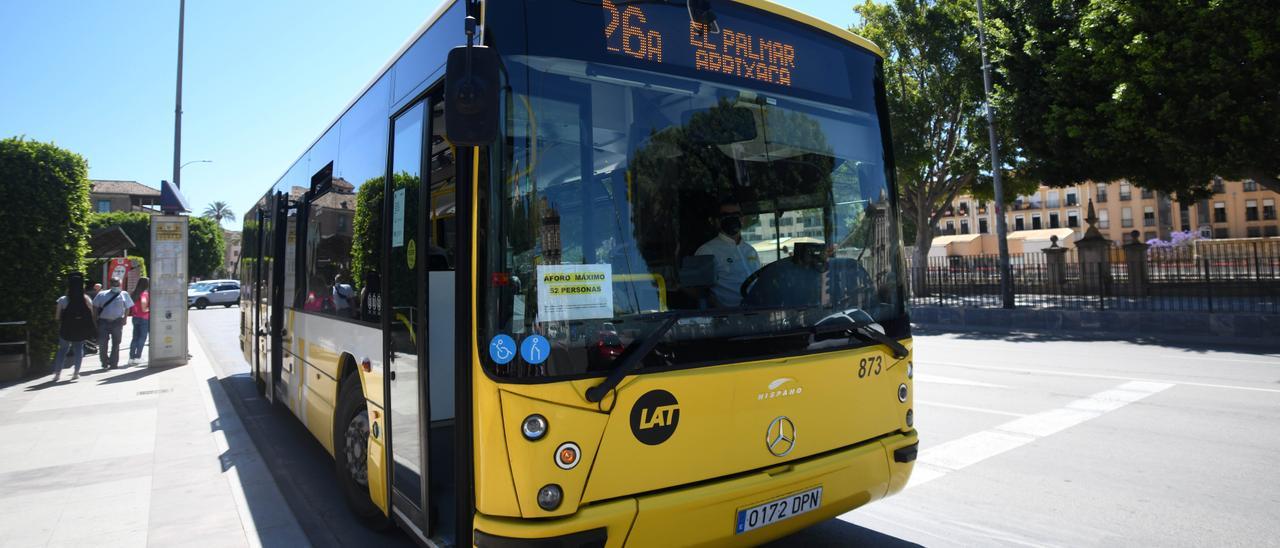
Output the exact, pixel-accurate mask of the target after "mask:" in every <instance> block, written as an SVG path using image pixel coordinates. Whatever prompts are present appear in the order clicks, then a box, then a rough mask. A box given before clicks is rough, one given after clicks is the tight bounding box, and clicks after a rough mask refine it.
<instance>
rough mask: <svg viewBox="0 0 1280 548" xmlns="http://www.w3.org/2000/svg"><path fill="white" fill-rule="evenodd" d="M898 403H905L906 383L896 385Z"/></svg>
mask: <svg viewBox="0 0 1280 548" xmlns="http://www.w3.org/2000/svg"><path fill="white" fill-rule="evenodd" d="M898 401H900V402H902V403H907V383H902V384H899V385H898Z"/></svg>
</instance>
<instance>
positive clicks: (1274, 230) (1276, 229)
mask: <svg viewBox="0 0 1280 548" xmlns="http://www.w3.org/2000/svg"><path fill="white" fill-rule="evenodd" d="M1262 234H1263V235H1264V236H1280V226H1276V225H1269V226H1264V227H1262Z"/></svg>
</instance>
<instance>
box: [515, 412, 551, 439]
mask: <svg viewBox="0 0 1280 548" xmlns="http://www.w3.org/2000/svg"><path fill="white" fill-rule="evenodd" d="M520 433H521V434H524V438H525V439H527V440H529V441H538V440H540V439H542V436H545V435H547V418H546V417H544V416H542V415H538V414H536V413H535V414H533V415H529V416H528V417H525V419H524V422H523V423H521V424H520Z"/></svg>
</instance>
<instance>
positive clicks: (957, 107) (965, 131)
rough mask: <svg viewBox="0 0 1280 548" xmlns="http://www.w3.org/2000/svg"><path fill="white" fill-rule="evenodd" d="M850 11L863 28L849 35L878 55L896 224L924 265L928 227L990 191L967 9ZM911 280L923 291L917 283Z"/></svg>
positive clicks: (938, 3)
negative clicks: (962, 201)
mask: <svg viewBox="0 0 1280 548" xmlns="http://www.w3.org/2000/svg"><path fill="white" fill-rule="evenodd" d="M854 11H856V12H857V13H858V15H860V16H861V17H862V23H861V24H860V25H858V26H856V27H854V28H853V29H852V30H853V32H855V33H857V34H860V35H862V36H864V37H866V38H868V39H870V40H871V41H872V42H875V43H876V44H877V45H879V46H880V47H881V48H882V49H883V50H884V53H885V61H884V80H885V92H886V95H887V96H888V103H889V120H890V128H891V129H892V135H893V153H894V154H893V155H894V161H895V162H896V165H895V166H894V167H895V175H896V177H897V185H898V197H899V207H900V209H901V212H902V219H903V223H904V224H905V225H908V226H909V227H914V228H915V231H914V232H915V234H914V244H915V264H917V265H923V264H924V263H925V261H926V259H927V257H928V255H929V248H930V247H931V246H932V243H933V237H934V230H933V227H934V226H936V225H937V223H938V219H939V218H940V217H941V216H942V213H943V211H945V210H946V208H947V207H948V206H949V205H950V204H951V201H952V200H953V199H954V198H955V197H956V195H958V194H960V193H962V192H966V191H970V192H972V191H977V192H981V191H982V190H981V189H980V188H979V187H982V186H984V185H986V184H989V183H988V181H989V177H984V176H983V172H984V171H985V170H986V169H987V168H984V166H990V164H991V162H990V160H989V158H990V149H989V143H988V139H987V131H986V119H985V117H984V116H983V110H982V105H983V93H982V67H981V56H980V52H979V50H978V36H977V32H976V30H975V29H976V27H975V22H976V20H977V17H976V12H975V11H974V4H973V2H972V1H969V0H893V1H891V2H888V3H885V4H878V3H873V2H871V1H870V0H866V1H864V3H863V4H861V5H858V6H856V7H855V8H854ZM1003 156H1005V157H1006V158H1014V156H1013V155H1008V154H1006V155H1003ZM1006 179H1009V177H1008V176H1006ZM1010 190H1013V189H1010V188H1006V192H1009V191H1010ZM987 192H989V191H987ZM1009 195H1013V194H1012V193H1010V194H1009ZM914 279H915V281H916V283H917V286H916V290H917V291H920V290H922V289H923V287H922V286H920V285H918V284H919V282H921V281H922V280H923V277H921V276H915V277H914Z"/></svg>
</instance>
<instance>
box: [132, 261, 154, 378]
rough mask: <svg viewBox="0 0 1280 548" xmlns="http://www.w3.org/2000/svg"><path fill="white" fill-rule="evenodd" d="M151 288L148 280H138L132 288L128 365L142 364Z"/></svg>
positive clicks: (147, 328) (149, 316) (148, 322)
mask: <svg viewBox="0 0 1280 548" xmlns="http://www.w3.org/2000/svg"><path fill="white" fill-rule="evenodd" d="M150 287H151V282H150V280H147V279H146V278H138V283H137V285H134V286H133V295H132V297H133V308H131V309H129V315H130V316H132V317H133V338H132V339H130V340H129V365H137V364H139V363H141V362H142V349H143V347H144V346H146V344H147V334H148V333H149V332H150V329H151V292H150V291H149V289H150Z"/></svg>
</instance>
